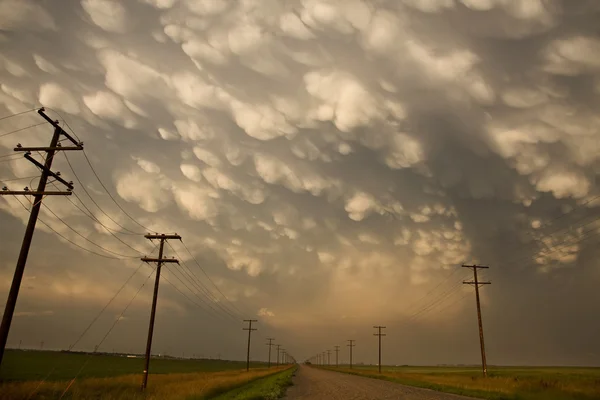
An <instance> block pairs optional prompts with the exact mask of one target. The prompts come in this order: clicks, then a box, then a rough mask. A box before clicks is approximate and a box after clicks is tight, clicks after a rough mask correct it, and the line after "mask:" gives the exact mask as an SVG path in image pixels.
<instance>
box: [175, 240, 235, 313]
mask: <svg viewBox="0 0 600 400" xmlns="http://www.w3.org/2000/svg"><path fill="white" fill-rule="evenodd" d="M181 244H182V245H183V247H184V248H185V250H186V251H187V252H188V254H189V255H190V257H192V260H194V262H195V263H196V265H197V266H198V268H200V270H201V271H202V273H203V274H204V275H205V276H206V278H207V279H208V280H209V281H210V283H212V285H213V286H214V287H215V289H217V291H218V292H219V293H220V294H221V296H223V298H224V299H225V300H226V301H227V302H228V303H229V304H230V305H231V307H232V308H233V309H235V310H236V311H237V312H238V313H240V314H243V313H242V311H241V310H240V309H239V308H237V307H236V306H235V304H233V302H232V301H231V300H229V299H228V298H227V296H225V294H224V293H223V292H222V291H221V289H219V287H218V286H217V285H216V284H215V282H213V280H212V279H211V278H210V276H209V275H208V274H207V273H206V271H205V270H204V268H202V265H200V263H199V262H198V260H197V259H196V257H194V255H193V254H192V252H191V251H190V249H189V248H188V247H187V246H186V244H185V242H184V241H183V240H182V241H181Z"/></svg>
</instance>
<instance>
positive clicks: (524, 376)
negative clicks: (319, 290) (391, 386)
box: [332, 366, 600, 400]
mask: <svg viewBox="0 0 600 400" xmlns="http://www.w3.org/2000/svg"><path fill="white" fill-rule="evenodd" d="M332 369H334V370H336V368H332ZM337 370H340V371H342V372H346V373H353V374H357V375H363V376H369V377H373V378H378V379H385V380H390V381H393V382H398V383H402V384H406V385H411V386H418V387H424V388H428V389H433V390H439V391H443V392H449V393H455V394H462V395H467V396H474V397H480V398H483V399H490V400H593V399H594V400H598V399H600V368H580V367H490V368H489V369H488V378H483V377H482V374H481V369H480V368H477V367H409V366H403V367H392V366H384V367H383V368H382V373H381V375H380V374H379V373H378V372H377V367H376V366H354V368H353V369H352V370H350V369H349V368H348V366H340V368H338V369H337Z"/></svg>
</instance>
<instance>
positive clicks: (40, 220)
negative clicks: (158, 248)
mask: <svg viewBox="0 0 600 400" xmlns="http://www.w3.org/2000/svg"><path fill="white" fill-rule="evenodd" d="M14 198H15V199H16V200H17V201H18V202H19V203H20V204H21V206H22V207H23V208H24V209H25V210H27V211H30V210H29V208H27V206H26V205H25V204H23V202H21V200H19V198H18V197H16V196H14ZM30 203H31V201H30ZM38 222H39V223H41V224H42V225H44V226H45V227H46V228H48V229H50V230H51V231H52V232H53V233H54V234H55V235H57V236H58V237H60V238H61V239H63V240H64V241H66V242H68V243H71V244H72V245H73V246H75V247H78V248H80V249H81V250H83V251H86V252H88V253H91V254H94V255H97V256H100V257H104V258H110V259H113V260H125V259H127V258H122V257H113V256H109V255H106V254H102V253H97V252H95V251H93V250H90V249H87V248H85V247H83V246H81V245H79V244H77V243H75V242H74V241H72V240H71V239H69V238H68V237H66V236H64V235H63V234H62V233H60V232H58V231H57V230H56V229H54V228H52V227H51V226H50V225H48V224H47V223H46V222H44V220H42V219H41V218H38Z"/></svg>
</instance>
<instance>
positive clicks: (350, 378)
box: [285, 365, 473, 400]
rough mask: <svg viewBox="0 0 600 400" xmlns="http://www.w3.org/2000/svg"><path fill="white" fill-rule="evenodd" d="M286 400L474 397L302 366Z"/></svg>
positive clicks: (446, 399)
mask: <svg viewBox="0 0 600 400" xmlns="http://www.w3.org/2000/svg"><path fill="white" fill-rule="evenodd" d="M293 382H294V386H291V387H290V388H289V389H288V391H287V395H286V397H285V398H286V399H289V400H295V399H314V400H320V399H322V400H338V399H339V400H383V399H398V400H467V399H471V400H473V398H472V397H464V396H457V395H454V394H447V393H440V392H436V391H433V390H429V389H421V388H415V387H411V386H404V385H400V384H398V383H394V382H388V381H384V380H379V379H372V378H365V377H362V376H356V375H349V374H344V373H341V372H333V371H326V370H322V369H318V368H312V367H308V366H305V365H302V366H300V367H299V368H298V371H297V372H296V376H295V377H294V379H293Z"/></svg>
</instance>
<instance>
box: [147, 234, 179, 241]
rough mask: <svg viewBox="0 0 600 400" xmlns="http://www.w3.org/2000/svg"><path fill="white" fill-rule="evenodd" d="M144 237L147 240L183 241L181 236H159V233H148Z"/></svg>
mask: <svg viewBox="0 0 600 400" xmlns="http://www.w3.org/2000/svg"><path fill="white" fill-rule="evenodd" d="M144 237H145V238H146V239H150V240H152V239H159V240H160V239H165V240H181V236H179V235H178V234H176V233H175V234H171V235H165V234H159V233H148V234H146V235H144Z"/></svg>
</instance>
